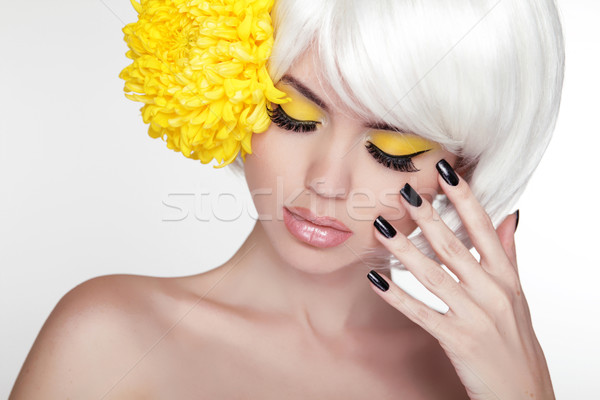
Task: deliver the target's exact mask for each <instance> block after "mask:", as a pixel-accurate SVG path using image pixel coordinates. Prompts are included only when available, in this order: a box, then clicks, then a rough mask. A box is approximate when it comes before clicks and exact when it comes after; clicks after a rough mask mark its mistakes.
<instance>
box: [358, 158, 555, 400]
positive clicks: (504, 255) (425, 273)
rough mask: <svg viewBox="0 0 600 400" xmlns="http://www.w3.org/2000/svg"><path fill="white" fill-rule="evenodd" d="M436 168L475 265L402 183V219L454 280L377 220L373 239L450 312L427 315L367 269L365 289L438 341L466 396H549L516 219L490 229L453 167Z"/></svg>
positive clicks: (549, 385) (440, 165)
mask: <svg viewBox="0 0 600 400" xmlns="http://www.w3.org/2000/svg"><path fill="white" fill-rule="evenodd" d="M438 171H440V176H439V179H438V180H439V182H440V185H441V187H442V190H443V191H444V193H445V194H446V196H447V197H448V199H449V200H450V201H451V202H452V203H453V204H454V206H455V208H456V210H457V212H458V214H459V216H460V218H461V220H462V222H463V225H464V226H465V228H466V229H467V232H468V234H469V237H470V238H471V241H472V243H473V246H474V247H475V249H476V250H477V252H478V253H479V254H480V255H481V261H477V259H476V258H475V257H473V255H472V254H471V253H470V252H469V250H468V249H467V248H466V247H465V246H464V245H463V244H462V242H461V241H460V240H459V239H458V238H457V237H456V236H455V235H454V233H453V232H452V231H451V230H450V229H449V228H448V227H447V226H446V224H444V222H443V221H442V220H441V218H440V217H439V215H438V214H437V212H436V211H435V209H434V208H433V207H432V206H431V204H430V203H429V202H428V201H426V200H425V199H422V198H421V197H420V196H419V195H418V194H417V193H416V192H415V191H414V190H413V189H412V188H411V187H410V186H409V185H408V184H407V185H406V186H405V187H404V188H403V189H402V190H401V194H402V197H403V199H402V202H403V203H404V206H405V207H406V209H407V211H408V214H409V215H410V217H411V218H412V219H413V220H414V221H415V222H416V223H417V225H418V226H419V227H420V228H421V230H422V232H423V234H424V235H425V237H426V238H427V240H428V241H429V243H430V244H431V247H432V248H433V250H434V251H435V253H436V254H437V255H438V257H439V259H440V260H441V261H442V263H443V264H444V265H446V267H447V268H448V269H449V270H450V271H452V272H453V273H454V274H455V275H456V276H457V277H458V279H459V282H456V281H455V280H454V279H453V278H452V277H451V276H450V275H449V274H448V273H447V272H446V271H444V269H443V268H442V267H441V266H440V265H439V264H438V263H437V262H435V261H433V260H431V259H430V258H428V257H426V256H425V255H424V254H423V253H422V252H420V251H419V250H418V249H417V248H416V247H415V246H414V245H413V244H412V242H411V241H410V240H408V239H407V237H406V236H405V235H403V234H401V233H397V232H395V229H394V228H393V227H392V226H391V225H390V224H389V223H388V222H387V221H385V220H383V219H381V217H380V218H378V219H377V220H376V221H375V227H376V228H378V229H377V230H376V234H375V235H376V236H377V238H378V239H379V240H380V241H381V243H383V245H384V246H385V247H386V248H387V249H388V250H389V251H390V252H391V253H392V254H394V255H395V256H396V257H397V258H398V260H400V262H402V263H403V264H404V266H405V267H406V269H408V270H409V271H410V272H411V273H412V274H413V275H414V276H415V277H416V278H417V279H418V280H419V281H420V282H421V283H422V284H423V285H425V287H426V288H427V289H429V290H430V291H431V292H432V293H434V294H435V295H436V296H438V297H439V298H440V299H441V300H443V301H444V302H445V303H446V304H447V305H448V307H449V310H448V312H447V313H446V314H441V313H439V312H437V311H434V310H432V309H431V308H429V307H428V306H426V305H425V304H423V303H422V302H420V301H418V300H416V299H414V298H413V297H411V296H410V295H408V294H407V293H406V292H404V291H403V290H402V289H400V287H398V286H397V285H395V284H394V282H391V281H390V280H388V279H386V278H384V277H382V276H381V275H379V274H377V273H376V272H375V273H373V272H374V271H371V272H370V273H369V279H370V280H371V282H372V283H373V285H372V287H373V288H374V290H375V291H376V292H377V293H378V294H379V295H380V296H381V297H382V298H383V299H384V300H385V301H386V302H388V303H389V304H390V305H391V306H393V307H394V308H396V309H398V310H399V311H400V312H402V313H403V314H404V315H406V316H407V317H408V318H410V319H411V320H412V321H413V322H415V323H416V324H418V325H420V326H421V327H422V328H423V329H425V330H426V331H427V332H428V333H429V334H431V335H432V336H433V337H435V338H436V339H437V340H438V341H439V343H440V345H441V346H442V348H443V350H444V351H445V353H446V355H447V356H448V357H449V358H450V361H451V362H452V364H453V366H454V368H455V369H456V372H457V374H458V376H459V378H460V380H461V382H462V384H463V385H464V386H465V388H466V389H467V393H468V394H469V396H470V398H471V399H486V400H487V399H501V400H516V399H538V400H539V399H544V400H545V399H554V398H555V397H554V392H553V389H552V382H551V380H550V374H549V371H548V366H547V364H546V360H545V358H544V353H543V351H542V348H541V347H540V344H539V342H538V340H537V338H536V336H535V333H534V331H533V327H532V324H531V316H530V313H529V307H528V305H527V301H526V300H525V296H524V294H523V291H522V289H521V283H520V280H519V275H518V270H517V259H516V251H515V242H514V232H515V229H516V216H509V217H507V218H506V219H505V220H504V221H503V222H502V224H500V226H499V227H498V229H497V230H494V227H493V225H492V222H491V220H490V218H489V216H488V215H487V213H486V212H485V210H484V209H483V207H482V206H481V205H480V204H479V202H478V201H477V199H476V198H475V196H474V195H473V193H472V192H471V190H470V188H469V186H468V184H467V183H466V182H465V181H464V180H462V179H460V178H459V177H458V176H457V175H456V173H455V172H454V171H453V170H452V167H450V165H449V164H448V163H446V162H445V161H444V160H442V161H440V163H438ZM446 179H447V181H446ZM448 182H450V183H451V184H450V183H448ZM452 184H455V185H454V186H453V185H452ZM386 228H387V229H386ZM379 229H381V231H379ZM386 233H387V236H391V237H390V238H387V237H386V236H385V234H386ZM376 282H377V284H375V283H376ZM379 286H382V288H379ZM386 287H389V290H387V289H386ZM383 289H386V290H383Z"/></svg>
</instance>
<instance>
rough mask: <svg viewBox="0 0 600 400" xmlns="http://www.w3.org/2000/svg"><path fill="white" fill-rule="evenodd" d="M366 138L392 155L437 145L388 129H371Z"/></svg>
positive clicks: (415, 151)
mask: <svg viewBox="0 0 600 400" xmlns="http://www.w3.org/2000/svg"><path fill="white" fill-rule="evenodd" d="M367 140H368V141H369V142H371V143H373V144H374V145H375V146H377V147H378V148H379V149H380V150H382V151H384V152H386V153H388V154H390V155H393V156H404V155H408V154H413V153H417V152H419V151H424V150H429V149H432V148H434V147H436V146H437V144H436V143H435V142H431V141H429V140H426V139H423V138H420V137H418V136H413V135H405V134H401V133H397V132H389V131H373V132H371V134H370V135H369V137H368V138H367Z"/></svg>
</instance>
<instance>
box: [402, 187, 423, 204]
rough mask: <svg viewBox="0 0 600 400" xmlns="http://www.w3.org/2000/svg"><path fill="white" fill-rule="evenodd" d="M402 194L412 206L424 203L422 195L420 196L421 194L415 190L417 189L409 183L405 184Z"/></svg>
mask: <svg viewBox="0 0 600 400" xmlns="http://www.w3.org/2000/svg"><path fill="white" fill-rule="evenodd" d="M400 194H401V195H402V197H404V199H405V200H406V201H408V202H409V203H410V205H411V206H414V207H420V206H421V204H423V199H421V196H419V194H418V193H417V192H415V189H413V188H412V186H410V185H409V184H408V183H407V184H406V185H404V187H403V188H402V189H400Z"/></svg>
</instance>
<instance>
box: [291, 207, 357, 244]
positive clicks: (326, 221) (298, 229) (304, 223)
mask: <svg viewBox="0 0 600 400" xmlns="http://www.w3.org/2000/svg"><path fill="white" fill-rule="evenodd" d="M283 221H284V223H285V226H286V228H287V230H288V231H289V232H290V233H291V234H292V235H293V236H294V237H295V238H296V239H298V240H300V241H302V242H304V243H307V244H309V245H311V246H314V247H320V248H327V247H335V246H337V245H339V244H341V243H343V242H345V241H346V240H348V238H349V237H350V236H352V235H353V232H352V231H351V230H350V229H348V227H347V226H346V225H344V224H343V223H342V222H340V221H338V220H337V219H335V218H331V217H318V216H316V215H315V214H313V213H312V212H311V211H310V210H309V209H307V208H304V207H290V208H289V209H288V208H287V207H283Z"/></svg>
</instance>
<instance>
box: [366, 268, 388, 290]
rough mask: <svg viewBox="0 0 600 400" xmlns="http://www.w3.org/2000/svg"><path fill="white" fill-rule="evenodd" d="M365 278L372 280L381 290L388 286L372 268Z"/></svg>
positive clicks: (386, 288)
mask: <svg viewBox="0 0 600 400" xmlns="http://www.w3.org/2000/svg"><path fill="white" fill-rule="evenodd" d="M367 278H369V280H370V281H371V282H373V285H375V286H377V287H378V288H379V290H381V291H382V292H385V291H387V290H388V289H389V288H390V285H389V284H388V283H387V282H386V281H385V279H383V278H382V277H381V275H379V274H378V273H377V272H375V271H374V270H371V272H369V273H368V274H367Z"/></svg>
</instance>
